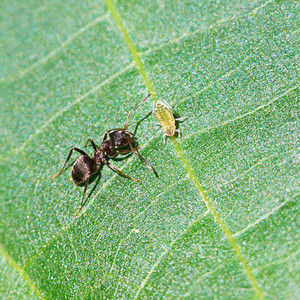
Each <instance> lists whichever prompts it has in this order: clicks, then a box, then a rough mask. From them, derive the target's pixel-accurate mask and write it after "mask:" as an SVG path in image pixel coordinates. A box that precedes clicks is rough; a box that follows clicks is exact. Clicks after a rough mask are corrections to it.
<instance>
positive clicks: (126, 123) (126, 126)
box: [124, 93, 151, 130]
mask: <svg viewBox="0 0 300 300" xmlns="http://www.w3.org/2000/svg"><path fill="white" fill-rule="evenodd" d="M150 96H151V93H150V94H149V95H148V96H147V97H146V98H144V99H143V101H142V102H141V103H140V104H139V105H138V106H137V107H136V108H134V109H133V110H132V111H131V112H130V113H129V114H128V116H127V119H126V122H125V126H124V130H126V129H127V128H128V126H129V124H128V121H129V118H130V116H131V114H132V113H133V112H134V111H135V110H136V109H138V108H139V107H140V106H141V105H142V104H143V103H144V102H145V101H146V100H147V99H148V98H149V97H150Z"/></svg>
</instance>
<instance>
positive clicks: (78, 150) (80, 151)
mask: <svg viewBox="0 0 300 300" xmlns="http://www.w3.org/2000/svg"><path fill="white" fill-rule="evenodd" d="M73 151H77V152H79V153H80V154H82V155H87V154H86V153H85V152H84V151H82V150H80V149H78V148H75V147H74V148H72V149H71V150H70V153H69V155H68V157H67V159H66V162H65V163H64V165H63V167H62V169H61V171H60V172H58V173H57V174H55V175H54V176H52V179H54V178H56V177H57V176H59V175H60V174H61V173H62V172H63V171H64V168H65V166H66V164H67V163H68V161H69V159H70V157H71V155H72V152H73Z"/></svg>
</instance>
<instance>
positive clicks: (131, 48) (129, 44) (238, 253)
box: [105, 0, 264, 299]
mask: <svg viewBox="0 0 300 300" xmlns="http://www.w3.org/2000/svg"><path fill="white" fill-rule="evenodd" d="M105 3H106V5H107V8H108V10H109V11H110V13H111V16H112V18H113V19H114V21H115V22H116V24H117V27H118V28H119V30H120V32H121V33H122V35H123V37H124V40H125V43H126V45H127V47H128V49H129V51H130V52H131V54H132V57H133V60H134V61H135V63H136V66H137V68H138V70H139V72H140V75H141V76H142V78H143V80H144V83H145V85H146V87H147V89H148V92H149V93H150V92H154V90H153V87H152V84H151V82H150V80H149V78H148V76H147V74H146V71H145V69H144V66H143V64H142V62H141V60H140V58H139V55H138V51H137V49H136V47H135V45H134V43H133V42H132V40H131V38H130V36H129V35H128V33H127V30H126V28H125V27H124V25H123V24H122V21H121V18H120V16H119V15H118V13H117V11H116V8H115V6H114V4H113V3H112V2H111V0H105ZM154 99H155V98H154ZM156 101H157V100H156V99H155V102H156ZM171 141H172V143H173V145H174V148H175V150H176V152H177V154H178V156H179V157H180V159H181V161H182V163H183V165H184V168H185V169H186V171H187V174H188V175H189V177H190V179H191V181H192V182H193V183H194V185H195V186H196V188H197V190H198V192H199V193H200V195H201V197H202V199H203V201H204V202H205V204H206V206H207V208H208V210H209V211H210V212H211V214H212V215H213V217H214V220H215V221H216V222H217V223H218V225H219V226H220V227H221V228H222V230H223V232H224V233H225V235H226V237H227V239H228V241H229V242H230V243H231V245H232V247H233V249H234V251H235V254H236V256H237V257H238V259H239V260H240V262H241V263H242V265H243V268H244V271H245V273H246V275H247V277H248V279H249V281H250V282H251V284H252V286H253V289H254V291H255V293H256V295H257V296H258V297H259V298H260V299H264V295H263V293H262V291H261V289H260V287H259V285H258V282H257V280H256V278H255V277H254V275H253V274H252V271H251V269H250V267H249V266H248V263H247V261H246V259H245V257H244V256H243V254H242V252H241V250H240V247H239V246H238V244H237V242H236V240H235V238H234V237H233V235H232V233H231V231H230V230H229V228H228V227H227V226H226V224H225V223H224V222H223V220H222V219H221V217H220V216H219V214H218V213H217V212H216V210H215V209H214V207H213V205H212V203H211V202H210V201H209V200H208V197H207V195H206V193H205V191H204V188H203V187H202V185H201V184H200V182H199V181H198V179H197V177H196V176H195V174H194V171H193V169H192V167H191V165H190V164H189V162H188V161H187V159H186V158H185V156H184V154H183V152H182V150H181V148H180V145H179V143H178V142H177V140H176V138H175V137H171ZM149 272H151V270H150V271H149ZM148 274H149V273H148ZM148 274H147V276H148ZM147 276H146V278H148V279H149V278H150V276H149V277H147ZM148 279H147V280H148ZM147 280H146V281H145V280H144V281H142V285H143V286H142V285H141V287H140V288H139V290H138V293H137V295H136V296H138V294H139V292H140V291H141V290H142V288H143V287H144V286H145V284H146V282H147Z"/></svg>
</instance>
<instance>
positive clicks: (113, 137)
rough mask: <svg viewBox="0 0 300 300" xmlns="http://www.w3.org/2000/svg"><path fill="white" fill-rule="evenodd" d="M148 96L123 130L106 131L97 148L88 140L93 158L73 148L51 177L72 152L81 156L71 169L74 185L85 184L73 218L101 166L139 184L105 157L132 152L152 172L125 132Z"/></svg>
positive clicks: (132, 136) (131, 134) (128, 133)
mask: <svg viewBox="0 0 300 300" xmlns="http://www.w3.org/2000/svg"><path fill="white" fill-rule="evenodd" d="M150 96H151V93H150V94H149V95H148V96H147V97H146V98H145V99H143V101H142V102H141V103H140V104H139V105H138V106H137V107H136V108H134V109H133V110H132V111H131V112H130V113H129V114H128V116H127V119H126V122H125V126H124V128H115V129H111V130H108V131H106V133H105V134H104V137H103V141H102V143H101V145H100V147H99V148H97V146H96V144H95V143H94V141H93V140H92V139H88V141H87V143H86V145H87V144H88V143H89V142H90V143H91V145H92V147H93V149H94V156H93V157H90V156H89V155H88V154H87V153H85V152H84V151H83V150H81V149H78V148H76V147H74V148H72V149H71V150H70V153H69V155H68V157H67V159H66V162H65V164H64V165H63V167H62V169H61V171H60V172H58V173H57V174H56V175H54V176H53V177H52V178H53V179H54V178H56V177H57V176H58V175H60V174H61V173H62V172H63V170H64V168H65V166H66V164H67V163H68V161H69V159H70V157H71V155H72V153H73V151H77V152H79V153H80V154H82V156H80V157H79V158H78V159H77V160H76V161H75V163H74V164H73V167H72V179H73V181H74V183H75V184H76V185H81V184H83V183H85V187H84V191H83V196H82V199H81V204H80V206H79V208H78V210H77V212H76V213H75V214H74V217H76V215H77V214H78V213H79V212H80V210H81V208H82V206H83V200H84V196H85V193H86V190H87V186H88V183H89V179H90V177H91V176H92V175H94V174H96V173H97V172H98V170H99V169H100V168H101V166H102V164H105V165H107V166H108V167H110V168H111V169H112V170H114V171H116V172H117V173H119V174H120V175H122V176H124V177H127V178H129V179H131V180H134V181H136V182H140V180H138V179H134V178H132V177H130V176H128V175H126V174H124V173H123V172H121V171H120V170H118V169H117V168H116V167H114V166H113V165H111V164H110V163H109V162H108V160H107V157H108V158H114V157H116V156H117V155H118V154H119V153H123V154H126V153H131V152H133V153H134V154H136V155H137V156H138V157H139V158H140V159H142V160H143V161H144V163H145V164H146V165H147V166H148V169H149V170H150V171H151V172H153V168H152V167H151V165H150V164H149V163H148V162H147V161H146V159H145V158H144V157H142V156H141V155H140V154H139V153H138V151H137V150H138V148H134V147H133V145H132V143H133V142H134V141H135V139H134V134H133V133H131V132H129V131H127V128H128V126H129V124H128V121H129V117H130V116H131V114H132V113H133V112H134V111H135V110H136V109H138V108H139V107H140V106H141V105H142V104H143V103H144V102H145V101H146V100H147V99H148V98H149V97H150ZM128 145H129V147H130V149H123V148H124V147H126V146H128Z"/></svg>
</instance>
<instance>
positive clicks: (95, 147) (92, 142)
mask: <svg viewBox="0 0 300 300" xmlns="http://www.w3.org/2000/svg"><path fill="white" fill-rule="evenodd" d="M89 142H90V143H91V144H92V146H93V149H94V150H95V151H97V146H96V145H95V143H94V141H93V139H88V140H87V141H86V143H85V145H84V147H86V146H87V144H88V143H89Z"/></svg>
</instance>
